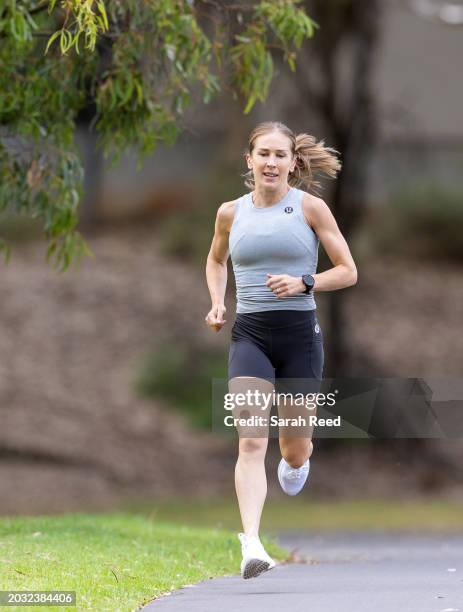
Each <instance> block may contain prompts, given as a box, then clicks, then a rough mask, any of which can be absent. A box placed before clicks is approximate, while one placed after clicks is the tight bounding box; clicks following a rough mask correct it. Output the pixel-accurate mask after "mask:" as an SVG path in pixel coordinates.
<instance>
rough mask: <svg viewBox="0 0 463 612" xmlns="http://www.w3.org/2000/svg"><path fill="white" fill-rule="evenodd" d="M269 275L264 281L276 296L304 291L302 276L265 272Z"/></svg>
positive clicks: (287, 295) (286, 295)
mask: <svg viewBox="0 0 463 612" xmlns="http://www.w3.org/2000/svg"><path fill="white" fill-rule="evenodd" d="M267 276H268V277H269V278H268V280H267V282H266V283H265V284H266V285H267V287H269V288H270V289H271V290H272V291H273V293H274V294H275V295H276V296H277V297H278V298H284V297H289V296H290V295H297V294H298V293H303V292H304V291H305V285H304V283H303V282H302V276H290V275H289V274H267Z"/></svg>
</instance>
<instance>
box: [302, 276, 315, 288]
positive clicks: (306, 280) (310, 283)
mask: <svg viewBox="0 0 463 612" xmlns="http://www.w3.org/2000/svg"><path fill="white" fill-rule="evenodd" d="M302 278H303V280H304V284H305V285H306V287H307V286H308V287H311V288H312V287H313V286H314V280H313V276H311V275H310V274H305V275H304V276H303V277H302Z"/></svg>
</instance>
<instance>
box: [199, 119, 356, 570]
mask: <svg viewBox="0 0 463 612" xmlns="http://www.w3.org/2000/svg"><path fill="white" fill-rule="evenodd" d="M336 153H337V152H336V151H335V150H334V149H331V148H328V147H325V146H324V143H323V141H321V142H317V141H316V139H315V138H314V137H313V136H310V135H308V134H298V135H297V136H296V135H295V134H294V133H293V132H292V131H291V130H290V129H289V128H288V127H287V126H286V125H284V124H282V123H279V122H265V123H261V124H259V125H258V126H257V127H256V128H255V129H254V130H253V131H252V132H251V134H250V137H249V148H248V150H247V152H246V154H245V160H246V163H247V166H248V169H249V172H248V173H247V174H246V175H245V176H246V181H245V185H246V187H247V188H248V189H250V190H251V191H249V192H248V193H246V194H245V195H243V196H241V197H240V198H238V199H237V200H233V201H231V202H225V203H223V204H222V205H221V206H220V207H219V209H218V211H217V217H216V221H215V232H214V237H213V240H212V244H211V248H210V251H209V255H208V258H207V265H206V278H207V284H208V288H209V292H210V295H211V300H212V307H211V310H210V311H209V313H208V314H207V316H206V318H205V320H206V323H207V325H208V326H209V327H210V328H211V329H213V330H215V331H216V332H218V331H220V330H221V329H222V327H223V325H225V323H226V320H225V319H224V315H225V312H226V308H225V305H224V298H225V289H226V284H227V260H228V257H229V255H231V260H232V266H233V272H234V275H235V281H236V294H237V308H236V320H235V323H234V325H233V328H232V332H231V343H230V351H229V361H228V382H229V390H232V389H233V390H234V391H237V390H238V391H243V389H244V388H246V389H252V390H256V389H257V390H260V392H269V391H271V390H272V389H273V390H274V389H275V387H274V383H275V382H278V379H285V380H287V379H291V380H294V379H295V380H300V381H305V383H307V382H308V383H309V386H310V381H312V383H314V384H315V385H316V384H319V383H320V381H321V379H322V374H323V358H324V357H323V356H324V353H323V339H322V330H321V328H320V324H319V322H318V320H317V317H316V304H315V300H314V292H316V291H333V290H335V289H342V288H344V287H349V286H351V285H354V284H355V283H356V282H357V269H356V266H355V263H354V260H353V258H352V256H351V253H350V251H349V247H348V245H347V243H346V241H345V239H344V237H343V235H342V234H341V232H340V230H339V228H338V225H337V223H336V221H335V219H334V217H333V215H332V213H331V211H330V209H329V208H328V206H327V205H326V204H325V202H324V201H323V200H322V199H320V198H318V197H315V196H314V195H312V194H310V193H308V191H309V190H310V189H312V190H313V188H317V187H319V184H318V183H317V182H315V181H314V176H315V175H316V174H317V173H321V174H324V175H326V176H328V177H331V178H335V177H336V175H337V172H338V171H339V169H340V167H341V165H340V162H339V160H338V158H337V157H336ZM298 187H302V188H303V190H301V189H298ZM319 242H321V243H322V245H323V247H324V249H325V251H326V253H327V254H328V257H329V258H330V261H331V263H332V265H333V267H332V268H330V269H329V270H326V271H325V272H322V273H320V274H317V273H316V270H317V260H318V245H319ZM304 388H307V387H304ZM252 410H253V409H252V407H249V408H248V409H247V410H246V411H245V413H246V414H248V415H249V414H251V413H252ZM278 411H279V415H280V414H281V412H280V406H279V405H278ZM259 412H260V409H259ZM241 414H243V411H242V412H241ZM237 429H238V433H239V453H238V460H237V463H236V468H235V487H236V494H237V498H238V504H239V509H240V515H241V520H242V524H243V533H239V534H238V538H239V540H240V541H241V548H242V555H243V559H242V562H241V575H242V577H243V578H252V577H256V576H258V575H260V574H261V573H262V572H264V571H266V570H269V569H271V568H272V567H274V566H275V562H274V560H273V559H272V558H271V557H270V556H269V555H268V554H267V552H266V551H265V549H264V547H263V545H262V543H261V542H260V539H259V525H260V518H261V514H262V509H263V506H264V502H265V498H266V495H267V479H266V473H265V463H264V461H265V454H266V450H267V445H268V435H264V434H263V433H262V431H264V432H265V429H264V430H263V429H262V428H260V429H259V431H258V432H257V431H256V433H255V434H254V435H253V434H252V431H253V430H249V429H247V430H245V433H244V435H243V432H242V431H240V429H239V428H238V427H237ZM250 431H251V433H250ZM311 437H312V436H311V433H309V432H308V431H306V433H305V434H303V435H299V436H294V435H291V432H290V431H289V429H288V428H281V427H280V430H279V444H280V450H281V454H282V459H281V461H280V464H279V466H278V473H277V475H278V479H279V482H280V485H281V487H282V489H283V491H284V492H285V493H287V494H288V495H296V494H297V493H299V491H301V489H302V488H303V486H304V484H305V482H306V480H307V477H308V474H309V467H310V461H309V458H310V456H311V454H312V452H313V444H312V440H311Z"/></svg>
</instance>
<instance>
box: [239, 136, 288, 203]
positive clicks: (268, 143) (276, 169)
mask: <svg viewBox="0 0 463 612" xmlns="http://www.w3.org/2000/svg"><path fill="white" fill-rule="evenodd" d="M246 161H247V164H248V168H249V169H250V170H252V172H253V175H254V182H255V185H256V189H257V188H264V189H271V190H275V191H278V189H281V188H282V187H283V186H286V185H287V183H288V175H289V173H290V172H292V171H293V170H294V167H295V165H296V160H295V159H294V158H293V156H292V154H291V141H290V139H289V138H288V137H287V136H285V135H284V134H282V133H281V132H269V133H268V134H262V135H261V136H258V137H257V138H256V140H255V141H254V149H253V150H252V154H251V155H249V154H247V155H246Z"/></svg>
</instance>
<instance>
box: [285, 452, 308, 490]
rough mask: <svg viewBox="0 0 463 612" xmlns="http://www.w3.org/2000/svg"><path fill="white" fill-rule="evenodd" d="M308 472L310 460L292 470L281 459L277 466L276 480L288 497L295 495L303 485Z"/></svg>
mask: <svg viewBox="0 0 463 612" xmlns="http://www.w3.org/2000/svg"><path fill="white" fill-rule="evenodd" d="M309 470H310V459H307V461H306V462H305V463H304V464H302V465H301V466H300V467H298V468H293V467H291V466H290V465H289V463H287V462H286V461H285V460H284V459H283V458H282V459H281V461H280V465H279V466H278V480H279V481H280V485H281V488H282V489H283V491H284V492H285V493H287V494H288V495H297V494H298V493H299V491H300V490H301V489H302V487H303V486H304V485H305V481H306V480H307V476H308V475H309Z"/></svg>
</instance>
